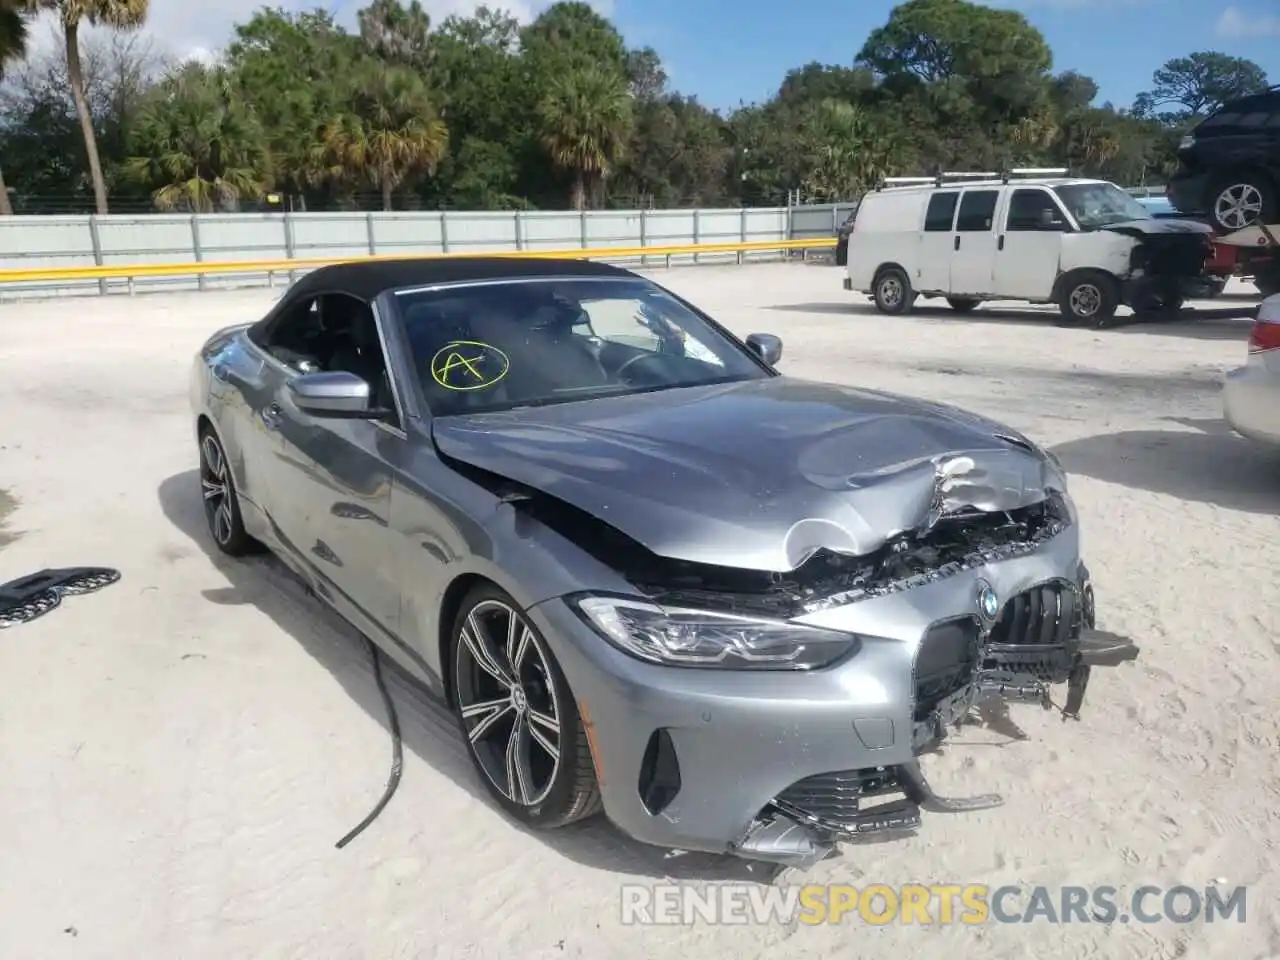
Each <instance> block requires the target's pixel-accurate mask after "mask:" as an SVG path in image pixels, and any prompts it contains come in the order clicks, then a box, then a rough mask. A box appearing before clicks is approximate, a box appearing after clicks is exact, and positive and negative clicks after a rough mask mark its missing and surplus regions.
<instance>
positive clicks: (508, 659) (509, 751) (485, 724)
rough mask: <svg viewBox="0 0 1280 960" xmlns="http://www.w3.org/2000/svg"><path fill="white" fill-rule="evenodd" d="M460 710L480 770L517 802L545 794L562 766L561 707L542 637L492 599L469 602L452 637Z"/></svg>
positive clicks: (536, 800) (527, 803)
mask: <svg viewBox="0 0 1280 960" xmlns="http://www.w3.org/2000/svg"><path fill="white" fill-rule="evenodd" d="M454 659H455V666H454V669H455V679H456V684H455V689H456V691H457V699H458V711H459V713H460V714H461V716H462V723H463V728H464V730H465V731H466V735H467V739H468V741H469V742H470V746H471V750H472V752H473V754H474V756H475V757H476V760H477V762H478V764H479V766H480V769H481V770H482V771H483V772H484V775H485V776H486V777H488V779H489V780H490V782H491V783H492V784H493V786H494V787H495V788H496V789H497V790H498V792H499V793H501V794H502V796H504V797H506V798H507V799H508V800H510V801H511V802H512V803H514V804H517V805H519V806H521V807H533V806H536V805H537V804H539V803H541V802H542V801H543V800H544V799H546V797H547V795H548V794H549V793H550V792H551V788H552V785H553V784H554V783H555V779H556V773H557V772H558V771H559V769H560V754H561V722H560V721H561V712H560V705H559V703H558V702H557V699H556V692H555V685H554V683H553V682H552V678H551V670H550V667H549V665H548V655H547V652H546V651H545V650H544V649H543V646H542V641H541V640H540V639H539V638H538V636H537V634H536V633H534V631H533V629H532V628H531V627H530V625H529V624H528V623H527V622H526V621H525V619H524V618H523V617H522V616H521V615H520V614H519V613H517V612H516V611H515V610H514V609H513V608H512V607H510V606H509V605H507V604H505V603H502V602H500V601H498V600H482V601H481V602H480V603H477V604H476V605H475V606H474V607H472V608H471V611H470V612H469V613H468V614H467V617H466V620H465V621H464V623H463V625H462V629H461V632H460V635H459V637H458V638H457V643H456V654H455V658H454Z"/></svg>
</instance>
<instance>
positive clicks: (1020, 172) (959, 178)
mask: <svg viewBox="0 0 1280 960" xmlns="http://www.w3.org/2000/svg"><path fill="white" fill-rule="evenodd" d="M1070 175H1071V171H1070V170H1069V169H1068V168H1066V167H1013V168H1012V169H1010V170H1005V171H1004V172H998V171H995V170H939V171H938V172H937V173H935V174H934V175H933V176H931V177H885V178H883V179H882V180H881V181H880V183H879V184H877V185H876V189H877V190H883V189H884V188H885V187H923V186H926V185H928V186H934V187H941V186H942V185H943V184H946V183H963V182H965V181H990V180H999V181H1000V182H1001V183H1008V182H1009V181H1010V180H1013V179H1015V178H1018V177H1030V178H1044V177H1067V176H1070Z"/></svg>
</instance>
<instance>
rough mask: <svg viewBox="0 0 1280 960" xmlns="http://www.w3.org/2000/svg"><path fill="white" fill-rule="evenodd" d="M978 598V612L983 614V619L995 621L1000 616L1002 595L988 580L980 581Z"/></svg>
mask: <svg viewBox="0 0 1280 960" xmlns="http://www.w3.org/2000/svg"><path fill="white" fill-rule="evenodd" d="M977 598H978V613H980V614H981V615H982V619H983V620H988V621H994V620H995V619H996V618H997V617H999V616H1000V597H999V596H997V595H996V592H995V590H994V589H993V588H992V586H991V584H989V583H987V581H985V580H979V581H978V593H977Z"/></svg>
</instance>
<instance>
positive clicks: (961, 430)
mask: <svg viewBox="0 0 1280 960" xmlns="http://www.w3.org/2000/svg"><path fill="white" fill-rule="evenodd" d="M433 435H434V439H435V443H436V446H437V448H438V449H439V450H440V452H441V453H442V454H444V455H445V456H446V457H450V458H453V459H455V460H459V461H462V462H463V463H467V464H471V465H472V466H475V467H479V468H481V469H484V470H487V471H489V472H491V473H494V474H498V475H500V476H502V477H505V478H507V479H509V480H513V481H516V482H517V483H519V484H522V485H524V486H527V487H532V488H534V489H536V490H540V491H542V492H544V493H546V494H549V495H551V496H554V497H557V498H559V499H561V500H564V501H566V502H568V503H570V504H572V505H573V506H575V507H578V508H579V509H581V510H584V511H586V512H587V513H590V514H591V515H593V516H595V517H598V518H599V519H600V520H603V521H605V522H606V523H608V524H610V525H612V526H613V527H614V528H616V529H618V530H620V531H621V532H623V533H625V534H626V535H628V536H629V537H631V538H632V539H633V540H636V541H638V542H639V543H641V544H643V545H644V546H645V547H647V548H648V549H649V550H651V551H653V552H654V553H656V554H658V555H659V556H663V557H668V558H672V559H679V560H688V561H693V562H699V563H709V564H717V565H721V566H731V567H739V568H745V569H753V570H768V571H777V572H785V571H788V570H792V569H794V568H795V567H797V566H799V565H800V564H801V563H803V562H804V561H805V560H806V559H807V558H808V557H810V556H812V554H813V553H814V552H815V551H816V550H818V549H821V548H825V549H827V550H831V551H833V552H837V553H843V554H850V555H862V554H866V553H870V552H872V551H874V550H876V549H878V548H879V547H881V546H883V544H884V543H885V541H886V540H888V539H889V538H891V537H893V536H896V535H897V534H899V533H902V532H904V531H906V530H911V529H918V528H920V527H921V526H927V525H928V524H929V523H930V522H931V519H936V517H937V515H938V514H939V513H948V512H952V511H954V510H958V509H963V508H966V507H974V508H977V509H980V510H1014V509H1017V508H1019V507H1023V506H1027V505H1030V504H1032V503H1037V502H1039V501H1041V500H1043V499H1045V497H1046V495H1047V491H1048V490H1065V480H1064V478H1063V476H1062V474H1061V472H1060V471H1059V470H1058V468H1057V467H1056V465H1055V464H1054V463H1053V462H1052V461H1050V460H1049V459H1047V458H1046V457H1045V456H1044V455H1043V454H1042V453H1040V452H1039V451H1038V448H1036V447H1034V445H1032V444H1031V443H1030V442H1029V441H1027V440H1026V439H1025V438H1024V437H1022V436H1021V435H1020V434H1018V433H1017V432H1015V431H1012V430H1009V429H1008V428H1004V427H1001V426H999V425H997V424H994V423H992V422H991V421H988V420H986V419H984V418H981V417H978V416H975V415H973V414H969V413H966V412H964V411H961V410H957V409H955V408H952V407H946V406H943V405H940V404H931V403H927V402H924V401H920V400H913V399H910V398H906V397H899V396H895V395H893V394H887V393H880V392H876V391H869V390H858V389H855V388H851V387H843V386H837V385H834V384H824V383H813V382H809V381H804V380H796V379H792V378H790V377H773V378H769V379H763V380H753V381H748V382H743V383H734V384H728V385H719V386H708V387H693V388H683V389H676V390H665V391H660V392H655V393H645V394H636V395H632V396H626V397H613V398H606V399H599V400H592V401H590V402H581V403H565V404H558V405H551V406H546V407H534V408H527V409H522V410H512V411H507V412H500V413H484V414H471V415H464V416H457V417H446V418H441V419H438V420H436V421H435V422H434V424H433Z"/></svg>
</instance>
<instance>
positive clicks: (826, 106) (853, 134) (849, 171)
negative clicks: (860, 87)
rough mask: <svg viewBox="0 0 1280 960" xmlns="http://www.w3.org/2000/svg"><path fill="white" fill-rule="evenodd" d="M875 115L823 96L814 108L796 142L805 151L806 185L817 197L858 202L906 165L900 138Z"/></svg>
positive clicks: (811, 193)
mask: <svg viewBox="0 0 1280 960" xmlns="http://www.w3.org/2000/svg"><path fill="white" fill-rule="evenodd" d="M876 119H877V118H876V117H875V116H874V115H872V114H871V113H869V112H867V111H865V110H862V109H861V108H859V107H855V106H854V105H853V104H851V103H848V102H847V101H844V100H821V101H819V102H818V103H816V104H815V105H814V106H813V107H812V108H810V111H809V112H808V115H807V116H806V117H805V118H804V122H803V126H802V128H801V136H800V137H799V143H798V144H797V146H798V147H799V148H800V149H801V150H803V151H805V153H806V154H807V156H806V159H807V161H808V163H809V173H808V175H807V176H806V177H805V178H804V186H805V189H806V192H807V193H808V194H809V195H810V196H811V197H812V198H813V199H814V200H819V201H826V202H829V203H834V202H837V201H842V200H854V199H856V198H857V197H859V196H861V195H862V194H863V193H865V192H866V191H867V190H868V189H870V188H871V187H872V186H873V185H874V184H875V183H876V182H877V181H878V180H880V178H882V177H885V176H888V175H890V174H891V173H893V172H894V171H895V170H896V169H898V168H899V167H900V166H902V164H903V160H904V158H905V146H904V144H903V142H902V139H901V138H900V137H898V136H897V135H896V134H895V132H894V131H893V130H889V129H881V128H880V127H879V126H877V124H876V123H875V121H876Z"/></svg>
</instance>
